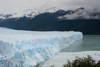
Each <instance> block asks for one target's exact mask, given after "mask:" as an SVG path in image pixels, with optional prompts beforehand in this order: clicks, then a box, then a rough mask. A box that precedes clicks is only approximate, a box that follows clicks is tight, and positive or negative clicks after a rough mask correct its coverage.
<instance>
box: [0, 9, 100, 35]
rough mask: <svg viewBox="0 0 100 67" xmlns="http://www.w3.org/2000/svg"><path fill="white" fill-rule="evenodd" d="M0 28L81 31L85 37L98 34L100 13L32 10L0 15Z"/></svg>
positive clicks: (83, 10)
mask: <svg viewBox="0 0 100 67" xmlns="http://www.w3.org/2000/svg"><path fill="white" fill-rule="evenodd" d="M0 27H7V28H12V29H16V30H30V31H81V32H83V34H86V35H97V34H100V11H99V10H98V9H97V8H96V9H93V10H91V11H89V10H86V9H85V8H83V7H81V8H78V9H76V10H67V11H66V10H62V9H57V8H56V7H53V8H50V9H47V10H46V11H45V12H37V11H34V10H32V9H28V10H25V11H23V12H19V13H14V14H6V15H4V14H0Z"/></svg>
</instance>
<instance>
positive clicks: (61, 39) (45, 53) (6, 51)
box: [0, 29, 83, 67]
mask: <svg viewBox="0 0 100 67" xmlns="http://www.w3.org/2000/svg"><path fill="white" fill-rule="evenodd" d="M82 38H83V35H82V33H81V32H73V31H69V32H67V31H65V32H56V31H54V32H38V31H37V32H36V31H19V30H9V29H0V67H33V66H34V65H36V64H37V63H40V62H43V61H44V60H47V59H49V58H52V57H53V56H54V55H55V54H57V53H59V52H60V51H61V50H62V49H64V48H66V47H68V46H70V45H71V44H73V43H74V42H76V41H77V40H79V39H82Z"/></svg>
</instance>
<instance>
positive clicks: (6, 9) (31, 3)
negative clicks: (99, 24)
mask: <svg viewBox="0 0 100 67" xmlns="http://www.w3.org/2000/svg"><path fill="white" fill-rule="evenodd" d="M99 6H100V0H0V13H15V12H20V11H23V10H26V9H33V10H34V11H45V10H46V9H48V8H51V7H57V8H59V9H64V10H68V9H76V8H79V7H85V8H87V9H92V8H99Z"/></svg>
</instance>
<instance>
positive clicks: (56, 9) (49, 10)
mask: <svg viewBox="0 0 100 67" xmlns="http://www.w3.org/2000/svg"><path fill="white" fill-rule="evenodd" d="M58 10H59V9H58V8H56V7H52V8H49V9H47V10H46V12H49V13H54V12H56V11H58Z"/></svg>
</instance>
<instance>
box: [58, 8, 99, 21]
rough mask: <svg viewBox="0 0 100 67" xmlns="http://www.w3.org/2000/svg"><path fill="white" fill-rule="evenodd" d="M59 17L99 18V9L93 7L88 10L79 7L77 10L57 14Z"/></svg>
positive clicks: (71, 18)
mask: <svg viewBox="0 0 100 67" xmlns="http://www.w3.org/2000/svg"><path fill="white" fill-rule="evenodd" d="M58 18H59V19H67V20H73V19H100V11H99V10H98V9H94V10H92V11H88V10H86V9H79V10H78V11H76V10H75V11H72V13H71V12H70V14H66V15H64V16H59V17H58Z"/></svg>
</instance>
